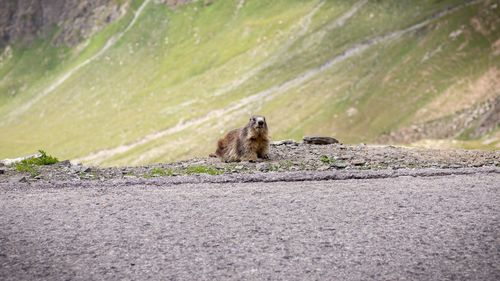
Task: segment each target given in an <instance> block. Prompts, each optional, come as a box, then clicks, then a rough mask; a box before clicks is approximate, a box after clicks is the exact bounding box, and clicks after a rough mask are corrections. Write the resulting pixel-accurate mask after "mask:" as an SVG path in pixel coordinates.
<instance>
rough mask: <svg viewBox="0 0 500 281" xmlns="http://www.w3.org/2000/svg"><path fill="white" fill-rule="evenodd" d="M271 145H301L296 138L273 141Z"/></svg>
mask: <svg viewBox="0 0 500 281" xmlns="http://www.w3.org/2000/svg"><path fill="white" fill-rule="evenodd" d="M271 145H274V146H280V145H299V143H298V142H296V141H294V140H280V141H273V142H271Z"/></svg>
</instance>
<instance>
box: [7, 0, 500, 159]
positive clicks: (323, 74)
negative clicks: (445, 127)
mask: <svg viewBox="0 0 500 281" xmlns="http://www.w3.org/2000/svg"><path fill="white" fill-rule="evenodd" d="M416 3H418V4H416ZM499 18H500V7H496V4H495V2H494V1H472V2H471V1H457V0H440V1H437V0H423V1H399V0H392V1H389V0H386V1H364V0H361V1H357V2H355V1H340V0H339V1H302V0H301V1H299V0H278V1H257V0H255V1H223V0H219V1H217V0H216V1H214V2H213V3H212V4H211V5H208V6H207V5H205V4H204V3H203V1H198V2H195V3H192V4H189V5H186V6H183V7H180V8H178V9H175V10H172V9H170V8H168V7H167V6H165V5H163V4H156V3H155V2H154V1H146V2H142V1H134V3H133V5H131V8H130V9H129V12H128V13H127V14H126V16H124V17H123V18H121V19H120V20H119V21H117V22H115V23H113V24H112V25H110V26H108V27H107V28H106V29H104V30H103V31H101V32H100V33H98V34H96V35H95V36H93V37H92V38H91V39H90V40H89V41H88V42H84V43H82V44H81V45H80V46H77V47H75V48H72V49H70V48H62V47H61V48H55V47H53V45H52V44H51V43H50V36H49V37H48V38H45V39H40V40H39V42H36V44H34V45H33V46H30V47H20V46H16V45H15V44H14V45H13V46H11V47H9V48H7V49H6V50H4V51H3V55H2V56H1V59H0V120H1V121H0V158H6V157H14V156H19V155H24V154H30V153H32V152H33V151H36V150H37V149H38V148H43V149H44V150H46V151H49V152H50V153H51V154H54V155H56V156H57V157H58V158H62V159H64V158H70V159H78V160H79V161H83V162H87V163H92V164H100V165H139V164H145V163H152V162H159V161H167V160H177V159H181V158H187V157H193V156H200V155H206V154H207V153H209V152H211V151H212V150H213V149H214V143H215V141H216V139H217V138H218V137H220V136H221V134H223V132H224V131H227V130H229V129H231V128H234V127H239V126H242V125H243V124H245V123H246V120H247V118H248V116H249V115H250V114H253V113H259V114H263V115H265V116H267V119H268V122H269V126H270V129H271V134H272V137H273V138H274V139H282V138H295V139H300V138H301V137H302V136H303V135H306V134H322V135H333V136H336V137H337V138H339V139H341V140H342V141H344V142H375V141H376V140H377V138H378V137H380V136H381V135H383V134H386V133H388V132H392V131H395V130H398V129H399V128H404V127H407V126H410V125H412V124H414V123H418V122H421V121H422V120H423V121H427V120H426V119H425V118H428V119H430V120H432V119H433V118H434V119H435V118H443V117H446V116H448V115H453V114H454V113H455V112H457V111H459V110H462V109H464V108H467V107H469V106H472V105H473V104H476V103H478V102H482V101H485V100H487V99H491V98H494V97H496V96H500V93H499V92H498V90H495V89H499V88H500V87H499V86H500V82H499V81H500V74H499V68H500V56H499V55H500V43H499V41H498V40H499V37H500V36H499V35H500V29H499V28H498V26H500V20H499ZM56 32H57V30H54V33H56ZM485 80H486V82H482V81H485ZM484 83H486V84H488V85H490V86H491V85H493V86H492V87H490V88H491V89H490V90H488V89H489V88H488V89H486V90H484V89H483V90H481V89H482V88H481V89H479V88H480V87H481V85H483V84H484ZM478 84H479V85H478ZM483 88H484V87H483ZM464 100H465V101H464ZM496 135H498V134H496ZM493 136H495V133H493ZM489 138H490V139H491V134H490V135H489ZM477 141H478V140H475V142H477ZM497 144H498V141H497V142H495V141H493V142H491V141H490V142H489V143H488V145H489V146H490V147H492V148H494V147H495V145H497ZM488 145H487V146H488Z"/></svg>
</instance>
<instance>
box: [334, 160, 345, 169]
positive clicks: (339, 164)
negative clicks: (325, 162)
mask: <svg viewBox="0 0 500 281" xmlns="http://www.w3.org/2000/svg"><path fill="white" fill-rule="evenodd" d="M347 166H348V165H347V163H346V162H343V161H337V162H335V163H333V165H332V167H334V168H337V169H345V168H347Z"/></svg>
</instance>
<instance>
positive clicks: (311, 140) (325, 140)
mask: <svg viewBox="0 0 500 281" xmlns="http://www.w3.org/2000/svg"><path fill="white" fill-rule="evenodd" d="M303 140H304V143H307V144H320V145H324V144H334V143H339V141H338V140H336V139H334V138H331V137H304V139H303Z"/></svg>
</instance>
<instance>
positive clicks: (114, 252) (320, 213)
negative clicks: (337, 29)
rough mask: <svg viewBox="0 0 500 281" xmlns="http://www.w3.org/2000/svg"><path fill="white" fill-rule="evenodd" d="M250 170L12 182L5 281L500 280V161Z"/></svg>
mask: <svg viewBox="0 0 500 281" xmlns="http://www.w3.org/2000/svg"><path fill="white" fill-rule="evenodd" d="M247 176H248V178H246V179H247V180H245V177H246V176H241V175H240V176H239V177H233V178H229V179H230V180H227V179H228V178H227V177H226V176H215V177H209V176H207V177H202V176H191V177H184V178H182V177H181V178H174V179H172V178H169V177H165V178H156V179H145V180H136V181H131V180H125V181H119V182H117V181H88V182H83V183H82V182H72V181H66V182H64V181H63V182H53V183H47V182H45V183H40V184H29V183H26V182H24V183H23V182H17V181H14V182H9V181H4V182H0V193H1V194H0V210H1V216H0V280H146V279H148V280H500V169H499V168H497V167H490V168H484V167H483V168H468V169H413V170H406V169H403V170H399V171H398V172H389V171H386V172H384V171H378V172H374V171H351V172H348V171H326V172H314V173H310V174H307V173H300V174H293V173H292V174H289V175H288V176H287V175H286V174H285V176H284V174H283V173H265V174H260V175H259V174H257V175H247ZM252 177H253V178H252ZM259 177H260V178H259ZM207 178H210V179H212V180H208V181H207V180H206V179H207ZM217 179H219V180H217ZM286 179H288V180H289V181H285V180H286ZM259 180H260V181H259ZM217 181H220V182H217ZM245 181H248V182H245Z"/></svg>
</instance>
